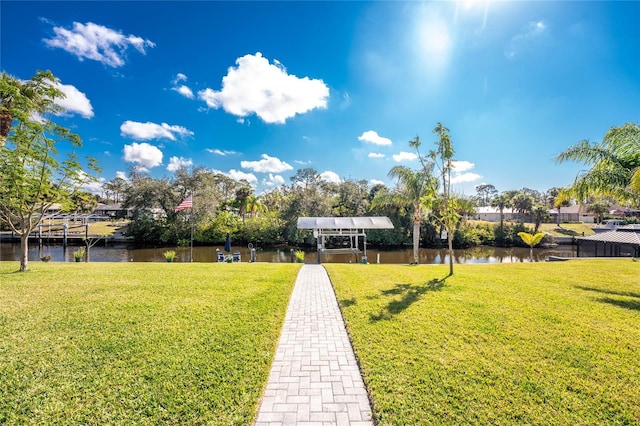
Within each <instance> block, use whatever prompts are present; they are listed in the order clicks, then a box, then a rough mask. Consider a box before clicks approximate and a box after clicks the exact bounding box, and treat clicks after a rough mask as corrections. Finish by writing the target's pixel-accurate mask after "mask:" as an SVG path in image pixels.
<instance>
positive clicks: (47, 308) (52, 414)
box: [0, 262, 300, 425]
mask: <svg viewBox="0 0 640 426" xmlns="http://www.w3.org/2000/svg"><path fill="white" fill-rule="evenodd" d="M299 267H300V265H296V264H249V263H242V264H219V263H192V264H188V263H184V264H181V263H48V264H44V263H32V264H31V265H30V269H31V271H30V272H28V273H15V272H14V271H15V270H17V269H18V264H17V263H15V262H0V424H3V423H7V424H100V425H102V424H121V425H130V424H160V423H163V424H164V423H167V424H190V425H191V424H194V425H195V424H215V425H248V424H251V423H252V421H253V420H254V418H255V416H256V413H257V409H258V403H259V400H260V397H261V393H262V390H263V387H264V385H265V383H266V380H267V377H268V373H269V368H270V366H271V361H272V359H273V355H274V353H275V347H276V344H277V339H278V336H279V333H280V329H281V327H282V322H283V320H284V315H285V312H286V306H287V303H288V299H289V295H290V293H291V289H292V288H293V284H294V282H295V277H296V275H297V272H298V270H299Z"/></svg>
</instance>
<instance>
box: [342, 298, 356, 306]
mask: <svg viewBox="0 0 640 426" xmlns="http://www.w3.org/2000/svg"><path fill="white" fill-rule="evenodd" d="M357 303H358V302H357V301H356V298H355V297H353V298H351V299H342V300H341V301H340V306H342V307H343V308H348V307H349V306H353V305H355V304H357Z"/></svg>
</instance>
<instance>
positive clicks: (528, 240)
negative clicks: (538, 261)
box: [518, 232, 544, 262]
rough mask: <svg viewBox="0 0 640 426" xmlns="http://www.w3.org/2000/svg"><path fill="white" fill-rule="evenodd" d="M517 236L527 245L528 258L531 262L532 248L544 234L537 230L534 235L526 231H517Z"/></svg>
mask: <svg viewBox="0 0 640 426" xmlns="http://www.w3.org/2000/svg"><path fill="white" fill-rule="evenodd" d="M518 236H519V237H520V238H521V239H522V241H524V243H525V244H526V245H528V246H529V259H530V260H531V261H532V262H533V248H534V247H535V246H537V245H538V244H540V241H542V239H543V238H544V234H543V233H542V232H538V233H536V234H535V235H534V234H530V233H528V232H518Z"/></svg>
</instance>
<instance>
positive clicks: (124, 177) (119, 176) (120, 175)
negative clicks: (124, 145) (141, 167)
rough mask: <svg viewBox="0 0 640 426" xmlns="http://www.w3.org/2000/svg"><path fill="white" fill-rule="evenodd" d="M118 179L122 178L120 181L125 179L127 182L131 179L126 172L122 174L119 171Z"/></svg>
mask: <svg viewBox="0 0 640 426" xmlns="http://www.w3.org/2000/svg"><path fill="white" fill-rule="evenodd" d="M116 177H117V178H120V179H124V180H126V181H128V180H129V179H128V178H127V174H126V173H125V172H121V171H117V172H116Z"/></svg>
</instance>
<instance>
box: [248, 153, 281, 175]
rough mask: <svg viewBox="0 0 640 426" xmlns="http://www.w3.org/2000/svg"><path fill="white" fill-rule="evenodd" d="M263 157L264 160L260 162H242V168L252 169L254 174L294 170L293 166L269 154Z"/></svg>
mask: <svg viewBox="0 0 640 426" xmlns="http://www.w3.org/2000/svg"><path fill="white" fill-rule="evenodd" d="M261 157H262V160H258V161H241V162H240V166H241V167H242V168H243V169H251V170H253V171H254V172H263V173H267V172H271V173H280V172H284V171H286V170H293V166H291V165H290V164H288V163H286V162H284V161H281V160H280V159H278V158H276V157H270V156H268V155H267V154H262V155H261Z"/></svg>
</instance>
